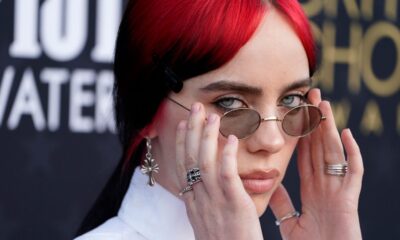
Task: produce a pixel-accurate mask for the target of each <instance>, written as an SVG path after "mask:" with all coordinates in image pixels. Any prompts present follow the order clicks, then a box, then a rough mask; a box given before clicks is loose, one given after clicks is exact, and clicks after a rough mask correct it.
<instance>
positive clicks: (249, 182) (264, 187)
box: [240, 168, 279, 194]
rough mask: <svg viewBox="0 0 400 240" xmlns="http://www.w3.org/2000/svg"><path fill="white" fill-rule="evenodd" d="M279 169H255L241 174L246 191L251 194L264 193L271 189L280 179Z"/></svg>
mask: <svg viewBox="0 0 400 240" xmlns="http://www.w3.org/2000/svg"><path fill="white" fill-rule="evenodd" d="M278 176H279V171H278V170H277V169H275V168H274V169H270V170H266V171H259V170H258V171H253V172H251V173H248V174H240V178H241V179H242V183H243V186H244V188H245V189H246V191H247V192H248V193H249V194H251V193H253V194H262V193H266V192H268V191H270V190H271V189H272V188H273V187H274V186H275V183H276V182H277V180H278Z"/></svg>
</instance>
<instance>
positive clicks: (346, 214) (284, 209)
mask: <svg viewBox="0 0 400 240" xmlns="http://www.w3.org/2000/svg"><path fill="white" fill-rule="evenodd" d="M309 98H310V101H311V102H312V104H314V105H318V106H319V107H320V109H321V111H322V113H323V115H324V116H326V118H327V119H326V120H324V121H322V122H321V124H320V126H319V128H318V129H316V130H315V131H314V132H313V133H312V134H311V135H310V136H307V137H304V138H302V139H301V140H300V141H299V145H298V159H297V162H298V168H299V175H300V194H301V204H302V207H301V216H300V217H299V218H290V219H287V220H285V221H283V222H282V224H281V225H280V231H281V235H282V238H283V239H296V240H298V239H307V240H309V239H324V240H325V239H341V240H346V239H349V240H350V239H351V240H355V239H361V238H362V236H361V229H360V223H359V218H358V199H359V195H360V191H361V182H362V175H363V164H362V157H361V154H360V150H359V147H358V145H357V143H356V141H355V140H354V138H353V137H352V135H351V132H350V130H348V129H347V130H344V131H343V132H342V134H341V137H340V136H339V133H338V131H337V128H336V125H335V122H334V117H333V114H332V109H331V107H330V104H329V102H327V101H322V102H321V95H320V91H319V90H318V89H313V90H311V91H310V93H309ZM342 143H343V145H344V148H345V150H346V153H347V163H348V172H347V174H346V175H345V176H343V177H341V176H332V175H327V174H326V173H325V172H324V164H325V163H331V164H333V163H345V162H346V159H345V154H344V151H343V147H342ZM270 207H271V208H272V211H273V213H274V215H275V217H276V218H277V219H280V218H282V216H285V215H286V214H287V213H290V212H293V211H294V208H293V205H292V202H291V200H290V197H289V195H288V193H287V192H286V190H285V188H284V187H283V186H282V185H281V186H280V187H278V189H277V190H276V191H275V192H274V194H273V196H272V198H271V200H270Z"/></svg>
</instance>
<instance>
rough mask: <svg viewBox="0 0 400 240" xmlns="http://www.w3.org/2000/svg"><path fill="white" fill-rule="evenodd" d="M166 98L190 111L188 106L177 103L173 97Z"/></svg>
mask: <svg viewBox="0 0 400 240" xmlns="http://www.w3.org/2000/svg"><path fill="white" fill-rule="evenodd" d="M167 98H168V99H169V100H170V101H171V102H174V103H175V104H177V105H178V106H181V107H182V108H184V109H185V110H187V111H189V112H190V109H189V108H187V107H185V106H183V105H182V104H180V103H178V102H177V101H175V100H174V99H172V98H170V97H167Z"/></svg>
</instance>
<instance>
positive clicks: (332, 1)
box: [324, 0, 360, 19]
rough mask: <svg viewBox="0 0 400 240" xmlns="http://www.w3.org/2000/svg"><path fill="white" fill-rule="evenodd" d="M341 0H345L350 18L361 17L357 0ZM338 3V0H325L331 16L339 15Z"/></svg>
mask: <svg viewBox="0 0 400 240" xmlns="http://www.w3.org/2000/svg"><path fill="white" fill-rule="evenodd" d="M340 2H343V4H344V8H345V10H346V12H347V15H348V16H349V17H350V18H353V19H358V18H359V17H360V9H359V8H358V6H357V2H356V0H341V1H340ZM338 5H339V3H338V0H324V9H325V12H326V14H327V15H328V16H330V17H337V15H338V13H337V12H338Z"/></svg>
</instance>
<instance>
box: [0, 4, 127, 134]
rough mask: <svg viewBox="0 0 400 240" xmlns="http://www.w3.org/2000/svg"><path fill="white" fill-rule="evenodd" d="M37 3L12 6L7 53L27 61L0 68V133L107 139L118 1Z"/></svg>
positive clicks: (111, 127)
mask: <svg viewBox="0 0 400 240" xmlns="http://www.w3.org/2000/svg"><path fill="white" fill-rule="evenodd" d="M41 2H42V1H39V0H15V1H14V23H13V24H14V32H13V40H12V42H11V43H10V45H9V52H8V53H9V55H10V56H9V57H10V60H11V61H10V62H12V59H18V60H21V59H22V60H24V59H26V60H27V61H25V62H20V61H19V63H22V64H18V67H14V66H12V65H8V66H3V67H4V69H2V66H0V81H1V82H0V128H2V127H6V128H8V129H9V130H14V129H17V128H18V127H19V126H20V124H21V122H26V121H28V122H29V121H30V122H31V123H32V126H33V128H34V129H35V130H36V131H43V130H48V131H52V132H54V131H57V130H59V129H60V128H62V127H68V129H69V130H70V131H71V132H79V133H91V132H98V133H103V132H115V127H114V118H113V104H112V87H113V81H114V76H113V73H112V71H111V63H112V58H113V54H114V42H115V38H116V33H117V29H118V24H119V21H120V17H121V11H122V6H123V0H112V1H111V0H97V1H96V2H95V6H96V7H95V8H91V6H92V5H91V4H94V3H93V2H91V1H88V0H68V1H65V0H46V1H43V2H42V3H41ZM90 11H95V12H94V14H93V13H92V12H90ZM89 13H91V14H89ZM91 16H92V17H93V16H94V18H93V19H89V17H91ZM93 23H94V24H93ZM89 33H93V38H90V37H89V35H88V34H89ZM47 59H50V62H49V61H48V60H47ZM86 59H90V60H86ZM33 60H34V61H33ZM35 60H37V61H35ZM41 60H43V61H42V62H43V64H41V65H40V63H42V62H41ZM74 61H76V62H74ZM38 62H39V64H38ZM32 63H34V64H33V65H31V64H32ZM95 63H100V64H102V65H96V64H95ZM69 64H70V65H69ZM81 64H83V65H84V66H85V67H81V66H80V65H81ZM38 65H39V66H38ZM60 65H62V66H63V67H53V66H60ZM87 66H91V67H90V68H88V67H87ZM92 66H93V69H92ZM99 66H102V67H104V66H106V69H99ZM66 98H67V99H66ZM64 115H65V116H64ZM25 118H26V119H25ZM63 123H64V124H66V125H65V126H63Z"/></svg>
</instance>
